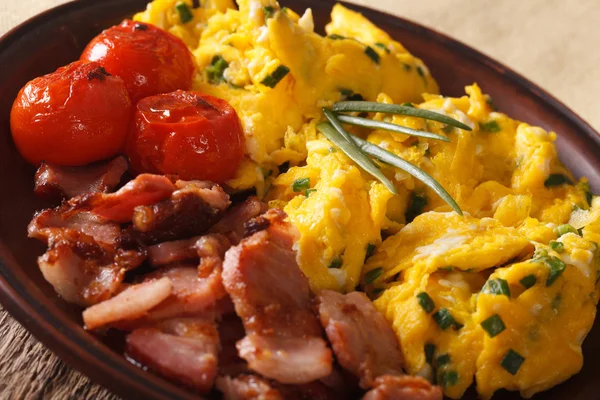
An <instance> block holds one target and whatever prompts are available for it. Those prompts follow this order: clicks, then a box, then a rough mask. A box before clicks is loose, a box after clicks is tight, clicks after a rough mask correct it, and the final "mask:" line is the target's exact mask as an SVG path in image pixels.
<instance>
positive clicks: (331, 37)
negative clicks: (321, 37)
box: [327, 33, 346, 40]
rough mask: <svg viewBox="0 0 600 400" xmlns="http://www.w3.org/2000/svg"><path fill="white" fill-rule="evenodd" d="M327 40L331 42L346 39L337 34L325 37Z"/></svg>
mask: <svg viewBox="0 0 600 400" xmlns="http://www.w3.org/2000/svg"><path fill="white" fill-rule="evenodd" d="M327 37H328V38H329V39H331V40H344V39H346V37H345V36H342V35H338V34H337V33H332V34H331V35H329V36H327Z"/></svg>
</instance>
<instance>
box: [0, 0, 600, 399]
mask: <svg viewBox="0 0 600 400" xmlns="http://www.w3.org/2000/svg"><path fill="white" fill-rule="evenodd" d="M103 1H104V2H107V1H111V2H119V0H103ZM327 1H328V2H329V3H331V4H334V3H335V2H334V1H331V0H327ZM306 2H307V3H312V4H314V5H318V4H322V0H307V1H306ZM94 3H97V0H73V1H70V2H68V3H65V4H62V5H59V6H56V7H54V8H51V9H49V10H46V11H44V12H42V13H40V14H37V15H35V16H33V17H31V18H29V19H28V20H26V21H24V22H22V23H21V24H19V25H17V26H16V27H14V28H12V29H11V30H9V31H8V32H7V33H5V34H4V35H3V36H1V37H0V53H1V52H3V51H4V50H5V49H7V48H9V47H10V46H11V45H12V44H13V43H14V42H15V41H17V40H18V39H19V37H20V36H22V35H23V34H24V33H26V32H30V31H32V30H35V29H36V27H37V26H39V25H41V24H45V23H49V22H51V20H52V19H53V18H54V17H55V16H57V15H58V14H61V13H68V12H71V11H75V10H82V9H85V8H86V7H90V6H92V5H94ZM340 3H342V4H344V5H345V6H347V7H349V8H352V9H354V10H357V11H359V12H366V13H369V14H371V15H377V17H378V18H380V19H381V20H384V21H385V22H386V23H388V24H390V25H398V26H401V27H402V28H403V29H406V30H409V31H412V32H413V33H416V34H418V35H422V36H424V37H426V38H428V39H432V40H435V41H438V42H440V43H441V44H442V45H443V46H445V47H447V48H449V49H452V50H453V51H455V52H457V53H460V54H461V55H463V56H464V57H468V58H471V59H473V60H475V61H477V62H479V63H481V64H485V65H486V66H487V67H488V68H491V69H494V70H496V71H497V72H499V73H500V74H501V75H503V76H504V77H505V78H506V79H507V80H508V81H510V82H511V83H512V84H514V85H515V86H517V87H519V88H521V89H523V90H525V91H527V92H528V93H529V94H530V95H531V96H532V97H533V98H535V99H536V100H537V101H538V102H540V103H545V104H546V105H547V106H549V107H550V108H551V109H552V111H553V112H555V113H556V114H557V115H559V116H560V117H561V118H564V119H565V120H567V121H569V122H570V123H571V124H573V125H574V126H575V127H576V128H577V130H578V131H580V132H584V133H585V134H586V135H587V136H588V137H589V138H590V139H591V140H592V141H593V142H595V144H596V145H598V146H600V134H598V132H596V131H595V130H594V129H593V128H592V127H591V126H590V125H589V124H588V123H587V122H586V121H584V120H583V119H582V118H581V117H580V116H579V115H577V114H576V113H575V112H574V111H572V110H571V109H569V108H568V107H567V106H566V105H565V104H564V103H562V102H561V101H560V100H558V99H557V98H555V97H554V96H553V95H551V94H550V93H548V92H547V91H545V90H544V89H542V88H540V87H539V86H538V85H536V84H535V83H533V82H531V81H530V80H528V79H527V78H525V77H523V76H522V75H520V74H519V73H517V72H515V71H513V70H512V69H510V68H508V67H506V66H504V65H503V64H501V63H500V62H498V61H496V60H494V59H492V58H491V57H489V56H487V55H485V54H483V53H482V52H480V51H478V50H475V49H473V48H471V47H470V46H468V45H466V44H464V43H462V42H460V41H458V40H456V39H453V38H451V37H450V36H447V35H445V34H443V33H440V32H437V31H436V30H434V29H432V28H428V27H425V26H423V25H420V24H418V23H415V22H412V21H409V20H406V19H404V18H401V17H397V16H393V15H391V14H388V13H386V12H383V11H379V10H374V9H371V8H368V7H364V6H360V5H354V4H348V3H344V2H340ZM0 247H4V245H3V244H2V243H0ZM4 254H8V252H4ZM9 263H11V264H15V263H14V262H8V261H7V260H4V259H2V258H0V303H1V304H2V305H3V306H4V307H5V308H6V310H7V311H8V312H9V313H10V314H11V315H12V316H13V317H14V318H15V319H16V320H17V321H18V322H19V323H21V324H22V325H23V326H24V327H25V328H26V329H27V330H28V331H29V332H31V333H32V334H33V335H34V336H35V337H36V338H37V339H38V340H39V341H40V342H42V343H43V344H44V345H45V346H46V347H48V348H49V349H51V350H52V351H53V352H54V353H56V354H57V355H58V356H59V357H60V358H62V359H63V360H64V361H66V362H67V363H68V364H69V365H70V366H72V367H73V368H75V369H77V370H79V371H81V372H82V373H84V374H86V375H87V376H89V377H90V378H91V379H92V380H93V381H95V382H98V383H100V384H102V385H103V386H105V387H107V388H109V389H110V390H112V391H113V392H114V393H117V394H120V395H122V396H124V397H134V395H135V397H137V398H139V396H140V395H142V396H144V397H143V398H146V399H175V398H192V396H193V395H192V394H191V393H189V392H183V391H182V390H180V389H178V388H176V387H175V386H174V385H172V384H170V383H167V382H166V381H163V380H162V379H148V375H147V374H146V373H145V372H143V371H142V370H139V369H138V368H137V367H133V366H132V365H131V364H129V363H128V362H127V361H126V360H125V359H124V358H123V357H121V356H118V355H117V354H115V353H111V352H109V351H107V349H105V348H103V346H102V345H100V346H99V345H97V344H94V343H92V342H91V341H86V340H83V339H82V338H81V337H78V336H79V335H77V334H75V332H74V331H70V329H69V328H65V326H64V324H63V323H62V321H61V318H59V316H58V315H55V314H53V312H52V311H51V310H50V309H49V308H48V307H47V306H46V305H44V304H41V303H38V302H37V301H36V299H35V296H34V295H33V294H31V293H29V292H28V291H27V290H26V289H25V287H24V286H23V284H22V283H21V282H20V281H19V279H18V277H17V276H16V275H15V274H14V273H13V271H12V270H11V268H9V266H8V264H9ZM131 367H133V368H134V369H135V370H138V371H139V372H138V373H136V372H135V370H132V368H131ZM132 372H133V374H132ZM193 398H197V397H195V396H194V397H193Z"/></svg>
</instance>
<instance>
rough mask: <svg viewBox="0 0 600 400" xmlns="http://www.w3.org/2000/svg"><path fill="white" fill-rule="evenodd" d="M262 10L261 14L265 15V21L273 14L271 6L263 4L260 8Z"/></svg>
mask: <svg viewBox="0 0 600 400" xmlns="http://www.w3.org/2000/svg"><path fill="white" fill-rule="evenodd" d="M262 10H263V14H264V16H265V22H266V21H267V20H268V19H269V18H273V15H275V9H274V8H273V7H272V6H264V7H263V8H262Z"/></svg>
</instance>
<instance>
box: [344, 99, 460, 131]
mask: <svg viewBox="0 0 600 400" xmlns="http://www.w3.org/2000/svg"><path fill="white" fill-rule="evenodd" d="M333 111H335V112H352V111H357V112H380V113H386V114H399V115H407V116H409V117H417V118H423V119H429V120H432V121H437V122H442V123H444V124H447V125H452V126H456V127H457V128H460V129H464V130H466V131H470V130H471V127H470V126H468V125H465V124H463V123H462V122H460V121H457V120H455V119H454V118H450V117H448V116H447V115H444V114H440V113H436V112H434V111H429V110H423V109H421V108H416V107H406V106H401V105H398V104H385V103H376V102H371V101H339V102H337V103H335V104H334V105H333Z"/></svg>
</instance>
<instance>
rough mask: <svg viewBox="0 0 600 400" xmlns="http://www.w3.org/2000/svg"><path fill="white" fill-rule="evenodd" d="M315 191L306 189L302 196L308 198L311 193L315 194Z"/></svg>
mask: <svg viewBox="0 0 600 400" xmlns="http://www.w3.org/2000/svg"><path fill="white" fill-rule="evenodd" d="M316 191H317V189H306V190H305V191H304V195H305V196H306V197H308V196H310V195H311V194H313V193H314V192H316Z"/></svg>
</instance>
